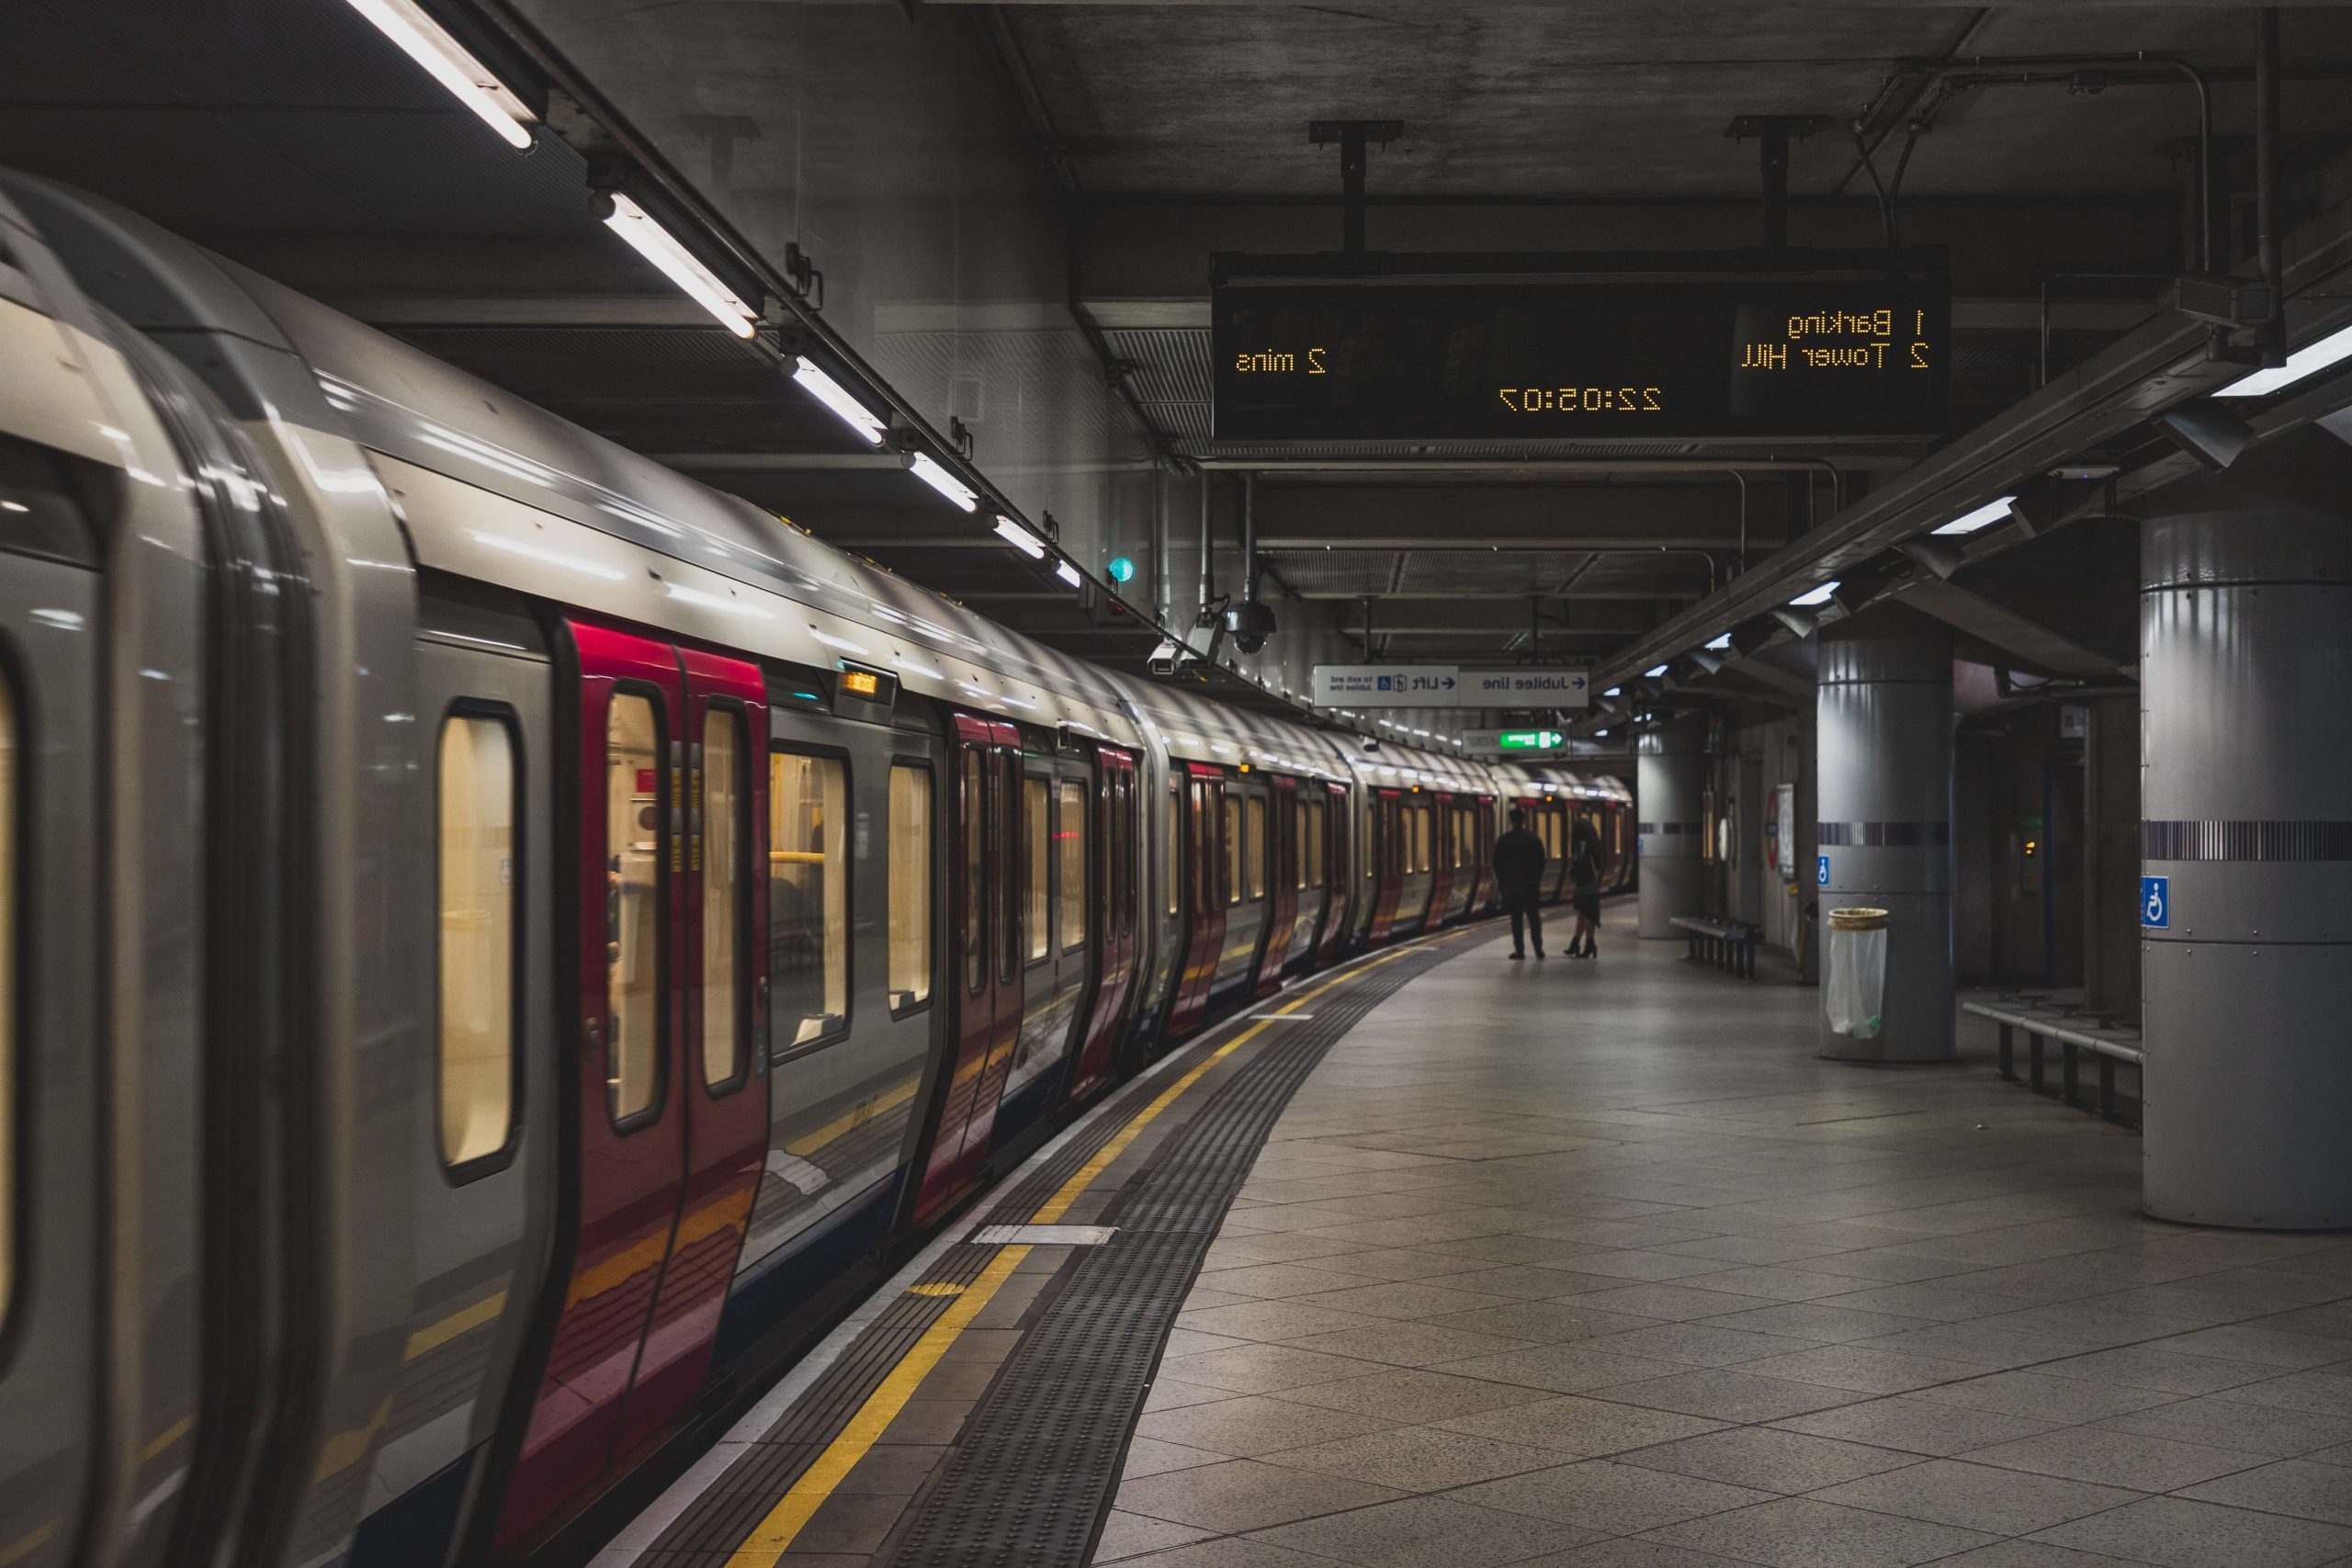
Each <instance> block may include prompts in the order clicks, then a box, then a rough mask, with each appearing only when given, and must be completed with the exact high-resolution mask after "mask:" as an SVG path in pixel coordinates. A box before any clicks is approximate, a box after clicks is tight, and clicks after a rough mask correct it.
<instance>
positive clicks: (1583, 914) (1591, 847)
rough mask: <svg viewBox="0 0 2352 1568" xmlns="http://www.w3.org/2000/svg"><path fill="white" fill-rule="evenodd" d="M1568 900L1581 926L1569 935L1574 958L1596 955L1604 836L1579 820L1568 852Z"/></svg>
mask: <svg viewBox="0 0 2352 1568" xmlns="http://www.w3.org/2000/svg"><path fill="white" fill-rule="evenodd" d="M1568 888H1569V892H1568V901H1569V904H1570V905H1571V907H1573V908H1575V910H1576V912H1577V929H1576V932H1575V934H1574V935H1572V936H1570V937H1569V938H1568V956H1569V957H1570V958H1596V957H1599V956H1600V955H1599V954H1598V953H1595V952H1594V951H1593V945H1592V943H1593V935H1594V933H1595V932H1597V931H1600V835H1599V834H1597V833H1595V832H1594V831H1593V830H1592V824H1591V823H1589V822H1584V821H1579V822H1577V834H1576V843H1575V847H1574V848H1572V849H1571V850H1570V851H1569V852H1568Z"/></svg>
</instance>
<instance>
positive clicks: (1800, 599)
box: [1789, 577, 1838, 604]
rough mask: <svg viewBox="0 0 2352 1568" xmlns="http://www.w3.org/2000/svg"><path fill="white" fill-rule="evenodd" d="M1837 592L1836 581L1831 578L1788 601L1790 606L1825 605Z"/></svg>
mask: <svg viewBox="0 0 2352 1568" xmlns="http://www.w3.org/2000/svg"><path fill="white" fill-rule="evenodd" d="M1835 592H1838V580H1837V579H1836V578H1834V577H1833V578H1831V579H1830V580H1829V581H1826V582H1825V583H1823V584H1822V585H1821V586H1820V587H1818V588H1808V589H1806V590H1805V591H1804V592H1802V593H1800V594H1798V595H1797V596H1796V597H1795V598H1793V599H1792V600H1790V601H1789V603H1790V604H1828V603H1829V596H1830V595H1831V594H1832V593H1835Z"/></svg>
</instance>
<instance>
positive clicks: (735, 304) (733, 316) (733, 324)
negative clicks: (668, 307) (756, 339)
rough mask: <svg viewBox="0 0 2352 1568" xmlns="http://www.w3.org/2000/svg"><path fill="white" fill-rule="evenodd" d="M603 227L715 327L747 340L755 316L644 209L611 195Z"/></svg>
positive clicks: (755, 312)
mask: <svg viewBox="0 0 2352 1568" xmlns="http://www.w3.org/2000/svg"><path fill="white" fill-rule="evenodd" d="M605 228H607V229H610V230H611V231H613V232H614V233H616V234H618V235H619V236H620V237H621V238H622V239H624V240H627V241H628V243H629V246H630V248H631V249H633V250H635V251H636V252H637V254H639V255H641V256H643V257H644V258H645V259H646V260H647V261H650V262H651V263H652V264H653V265H654V266H655V267H656V268H657V269H659V270H660V272H661V274H662V276H664V277H666V278H668V279H669V280H670V281H671V282H673V283H674V284H676V285H677V286H678V288H680V289H681V290H682V291H684V294H685V295H686V297H687V298H688V299H692V300H693V301H694V302H695V304H697V305H699V306H701V307H702V308H703V309H704V310H707V311H709V312H710V313H711V314H712V315H713V316H715V317H716V318H718V324H719V325H720V326H722V327H725V328H726V329H727V330H728V331H729V332H730V333H734V334H735V335H736V336H737V337H750V336H751V335H752V322H753V321H757V320H758V319H759V312H758V311H757V310H752V308H751V307H750V306H749V305H746V304H744V303H743V301H742V300H741V299H737V298H736V296H735V291H734V290H733V289H731V288H728V287H727V285H725V284H724V283H721V282H719V281H718V275H717V274H716V273H714V272H712V271H711V270H710V269H709V268H708V267H707V266H705V265H702V263H700V262H698V261H696V260H695V258H694V256H693V255H692V254H690V253H689V252H688V251H687V250H686V248H685V247H684V245H681V244H680V243H678V242H677V241H676V240H675V239H674V238H673V237H672V236H671V233H670V231H668V230H667V229H664V228H663V227H662V225H661V224H659V223H656V222H655V221H654V220H653V219H652V216H651V215H650V214H649V213H648V212H647V211H646V210H645V209H643V208H642V207H639V205H638V204H637V203H636V202H634V201H632V200H630V199H629V198H628V197H627V196H625V195H623V194H622V193H621V192H619V191H615V192H614V193H613V210H612V213H611V215H610V216H608V217H607V218H606V219H605Z"/></svg>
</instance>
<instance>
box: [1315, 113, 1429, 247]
mask: <svg viewBox="0 0 2352 1568" xmlns="http://www.w3.org/2000/svg"><path fill="white" fill-rule="evenodd" d="M1404 134H1405V122H1404V121H1403V120H1401V119H1310V120H1308V121H1307V122H1306V140H1307V141H1308V143H1309V144H1310V145H1312V146H1316V147H1328V146H1329V145H1330V144H1331V143H1332V142H1334V141H1336V142H1338V143H1339V144H1340V208H1341V219H1340V223H1341V230H1340V249H1341V250H1343V251H1345V252H1347V254H1350V255H1351V256H1353V255H1362V254H1363V248H1364V246H1363V209H1364V197H1363V175H1364V149H1365V147H1366V145H1367V144H1368V143H1372V142H1378V143H1379V144H1380V145H1381V146H1383V147H1385V146H1387V145H1388V144H1389V143H1390V142H1392V141H1396V140H1397V138H1398V137H1400V136H1402V135H1404Z"/></svg>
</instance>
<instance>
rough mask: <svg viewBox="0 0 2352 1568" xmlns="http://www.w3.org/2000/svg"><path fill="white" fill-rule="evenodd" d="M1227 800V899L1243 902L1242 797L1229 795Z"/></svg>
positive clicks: (1225, 862) (1225, 865)
mask: <svg viewBox="0 0 2352 1568" xmlns="http://www.w3.org/2000/svg"><path fill="white" fill-rule="evenodd" d="M1224 800H1225V860H1224V862H1223V864H1224V867H1225V886H1224V888H1223V891H1224V894H1225V901H1226V902H1227V903H1228V904H1238V903H1240V902H1241V797H1240V796H1239V795H1226V796H1225V797H1224Z"/></svg>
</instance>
